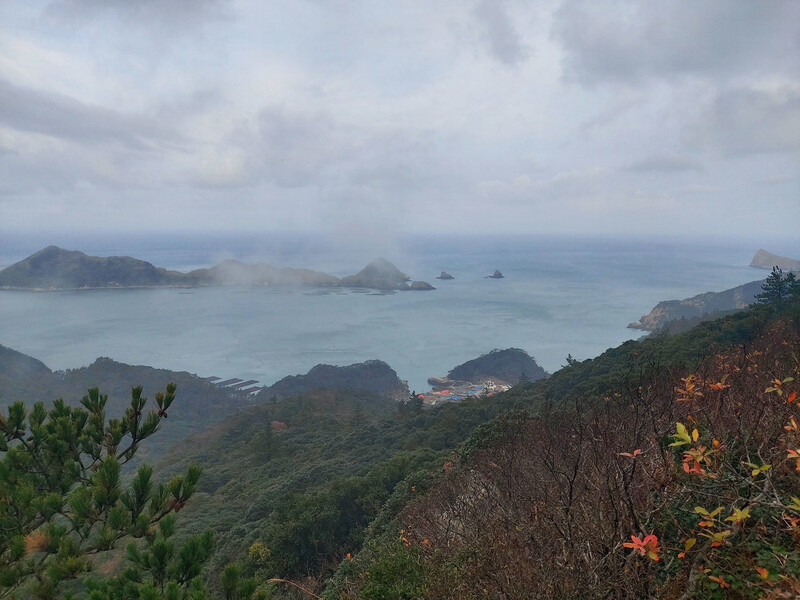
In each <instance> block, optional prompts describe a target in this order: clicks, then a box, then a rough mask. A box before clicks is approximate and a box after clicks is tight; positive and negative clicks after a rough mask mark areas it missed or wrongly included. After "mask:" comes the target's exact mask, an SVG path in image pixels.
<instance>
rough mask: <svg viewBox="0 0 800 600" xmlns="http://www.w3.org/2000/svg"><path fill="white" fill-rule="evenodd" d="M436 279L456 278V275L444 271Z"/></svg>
mask: <svg viewBox="0 0 800 600" xmlns="http://www.w3.org/2000/svg"><path fill="white" fill-rule="evenodd" d="M436 279H443V280H444V279H455V277H453V276H452V275H450V273H448V272H447V271H442V274H441V275H439V276H438V277H437V278H436Z"/></svg>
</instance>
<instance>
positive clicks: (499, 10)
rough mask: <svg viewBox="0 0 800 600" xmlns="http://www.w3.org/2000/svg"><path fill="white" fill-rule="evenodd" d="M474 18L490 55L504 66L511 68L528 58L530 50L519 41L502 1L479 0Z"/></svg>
mask: <svg viewBox="0 0 800 600" xmlns="http://www.w3.org/2000/svg"><path fill="white" fill-rule="evenodd" d="M475 17H476V18H477V20H478V24H479V26H480V28H481V30H482V32H483V38H484V40H485V41H486V42H487V44H488V46H489V51H490V52H491V55H492V56H493V57H494V58H495V59H497V60H498V61H500V62H501V63H503V64H504V65H507V66H510V67H513V66H515V65H517V64H519V63H521V62H523V61H524V60H526V59H527V58H528V56H529V53H530V50H529V49H528V47H527V46H526V45H525V44H524V43H523V42H522V40H521V39H520V35H519V34H518V33H517V31H516V29H515V28H514V24H513V22H512V21H511V18H510V17H509V16H508V13H507V12H506V6H505V2H503V1H502V0H479V2H478V4H477V6H476V7H475Z"/></svg>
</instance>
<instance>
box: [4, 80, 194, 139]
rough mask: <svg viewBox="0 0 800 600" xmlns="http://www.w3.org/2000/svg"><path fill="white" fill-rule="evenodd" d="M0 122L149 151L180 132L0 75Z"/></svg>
mask: <svg viewBox="0 0 800 600" xmlns="http://www.w3.org/2000/svg"><path fill="white" fill-rule="evenodd" d="M0 124H2V125H5V126H6V127H8V128H10V129H13V130H16V131H22V132H30V133H36V134H41V135H45V136H48V137H54V138H61V139H63V140H69V141H73V142H78V143H82V144H115V145H118V146H123V147H125V148H127V149H129V150H137V151H148V150H153V149H155V148H156V147H157V146H158V145H160V144H163V143H165V142H167V141H170V142H176V141H178V139H179V136H177V134H176V133H175V132H174V131H171V129H170V128H169V127H165V126H163V125H161V124H158V123H156V122H154V121H152V120H151V119H149V118H146V117H142V116H139V115H135V114H126V113H121V112H118V111H115V110H111V109H108V108H103V107H100V106H92V105H89V104H85V103H83V102H80V101H78V100H75V99H74V98H70V97H69V96H65V95H63V94H58V93H54V92H47V91H42V90H37V89H33V88H29V87H23V86H18V85H15V84H13V83H10V82H8V81H5V80H2V79H0Z"/></svg>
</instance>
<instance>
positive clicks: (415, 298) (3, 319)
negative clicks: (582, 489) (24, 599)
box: [0, 233, 800, 391]
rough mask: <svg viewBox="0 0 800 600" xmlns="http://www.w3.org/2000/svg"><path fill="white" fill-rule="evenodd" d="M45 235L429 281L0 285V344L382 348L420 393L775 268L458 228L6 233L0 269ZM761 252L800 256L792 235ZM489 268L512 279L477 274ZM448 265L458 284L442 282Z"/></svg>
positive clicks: (559, 349)
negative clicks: (363, 285) (496, 355)
mask: <svg viewBox="0 0 800 600" xmlns="http://www.w3.org/2000/svg"><path fill="white" fill-rule="evenodd" d="M49 243H55V244H57V245H59V246H62V247H66V248H68V249H79V250H81V251H84V252H86V253H88V254H97V255H104V256H108V255H129V256H135V257H137V258H142V259H145V260H148V261H150V262H152V263H153V264H155V265H157V266H164V267H167V268H171V269H178V270H183V271H186V270H190V269H193V268H198V267H207V266H211V265H212V264H214V263H216V262H219V261H220V260H222V259H225V258H236V259H239V260H243V261H246V262H256V261H263V262H269V263H270V264H273V265H274V266H277V267H305V268H311V269H315V270H321V271H326V272H329V273H332V274H334V275H337V276H343V275H348V274H352V273H355V272H357V271H358V270H359V269H360V268H361V267H363V266H364V264H366V263H367V262H368V261H369V260H371V259H372V258H374V257H375V256H378V255H381V256H383V257H384V258H386V259H387V260H390V261H391V262H393V263H394V264H396V265H397V266H398V268H400V269H401V270H402V271H404V272H406V273H408V274H409V275H411V276H412V278H413V279H420V280H425V281H428V282H430V283H432V284H433V285H434V286H436V287H437V289H436V290H435V291H429V292H401V293H395V294H376V293H370V292H366V293H365V292H364V291H354V290H331V291H316V290H275V289H270V288H262V287H245V288H227V287H226V288H198V289H127V290H82V291H65V292H48V293H35V292H10V291H2V292H0V344H3V345H6V346H9V347H11V348H14V349H16V350H19V351H21V352H24V353H26V354H29V355H31V356H34V357H36V358H39V359H41V360H42V361H44V362H45V364H47V365H48V366H49V367H50V368H53V369H68V368H75V367H80V366H82V365H86V364H89V363H91V362H92V361H94V359H95V358H97V357H99V356H107V357H110V358H113V359H115V360H118V361H121V362H126V363H131V364H145V365H151V366H156V367H161V368H168V369H174V370H185V371H189V372H192V373H197V374H199V375H201V376H211V375H216V376H219V377H223V378H231V377H238V378H241V379H255V380H257V381H259V382H261V383H263V384H271V383H273V382H274V381H276V380H278V379H280V378H281V377H283V376H285V375H292V374H297V373H304V372H306V371H307V370H308V369H310V368H311V367H313V366H314V365H316V364H318V363H327V364H334V365H346V364H351V363H354V362H360V361H363V360H368V359H372V358H378V359H381V360H384V361H386V362H387V363H389V364H390V365H391V366H392V367H393V368H394V369H395V370H396V371H397V372H398V375H399V376H400V377H401V378H402V379H407V380H408V382H409V386H410V387H411V388H412V389H416V390H418V391H420V390H423V389H427V388H428V386H427V384H426V379H427V378H428V377H429V376H431V375H444V374H445V373H446V372H447V371H448V370H449V369H451V368H452V367H453V366H455V365H457V364H459V363H461V362H464V361H465V360H469V359H471V358H474V357H476V356H477V355H479V354H482V353H485V352H488V351H490V350H492V349H494V348H507V347H518V348H522V349H524V350H526V351H528V352H529V353H530V354H531V355H532V356H534V357H535V358H536V360H537V362H538V363H539V364H541V365H542V366H543V367H544V368H545V369H546V370H548V371H550V372H552V371H554V370H557V369H558V368H559V367H560V366H561V365H563V364H565V362H566V360H565V359H566V356H567V355H568V354H572V355H573V356H574V357H576V358H578V359H584V358H590V357H594V356H596V355H597V354H599V353H601V352H602V351H603V350H605V349H607V348H609V347H613V346H616V345H618V344H619V343H621V342H623V341H625V340H627V339H631V338H635V337H639V336H640V335H641V332H638V331H635V330H631V329H627V328H626V325H627V324H628V323H629V322H631V321H635V320H637V319H638V318H639V317H640V316H641V315H642V314H644V313H646V312H648V311H649V310H650V309H651V308H652V307H653V306H654V305H655V304H656V303H657V302H659V301H660V300H665V299H672V298H684V297H687V296H691V295H694V294H697V293H701V292H704V291H708V290H714V291H719V290H723V289H726V288H730V287H733V286H735V285H739V284H742V283H745V282H748V281H754V280H756V279H762V278H764V277H766V275H767V274H768V273H767V272H766V271H763V270H757V269H752V268H749V267H747V265H748V264H749V261H750V259H751V258H752V255H753V254H754V253H755V250H757V249H758V246H755V245H754V243H755V242H754V241H748V240H740V239H719V238H715V239H710V240H692V241H691V242H687V241H685V240H676V239H653V238H646V239H645V238H637V237H631V238H628V239H618V238H601V237H598V238H571V237H541V236H536V237H533V236H499V235H491V236H490V235H486V236H480V235H466V234H465V235H456V234H451V233H447V234H442V235H424V236H409V237H405V238H395V239H392V240H391V242H389V241H387V240H381V239H380V236H372V237H369V241H367V240H365V239H362V238H360V237H359V236H353V237H352V238H347V237H339V238H334V237H331V236H329V235H324V234H307V235H296V234H263V235H255V234H248V235H221V234H216V235H203V236H201V235H196V234H194V235H172V236H166V235H143V234H127V235H115V236H110V235H105V236H102V235H101V236H96V237H92V238H91V239H78V238H70V237H69V236H63V237H61V238H57V239H53V238H52V236H50V238H49V239H48V240H46V241H45V240H44V239H37V238H31V237H29V236H25V237H22V236H17V237H14V236H6V237H5V238H4V240H3V242H2V245H0V267H3V266H7V265H8V264H12V263H13V262H15V261H16V260H20V259H21V258H24V257H25V256H27V255H28V254H30V253H32V252H34V251H36V250H38V249H40V248H41V247H43V246H44V245H47V244H49ZM770 248H771V249H773V251H776V252H780V253H785V254H787V255H790V256H797V255H800V251H799V250H800V248H798V247H797V244H796V243H795V242H794V241H791V240H790V241H788V242H784V243H782V244H773V245H772V246H771V247H770ZM495 269H499V270H501V271H502V272H503V274H504V275H505V278H504V279H487V278H486V277H485V276H486V275H489V274H491V273H492V272H493V271H494V270H495ZM443 270H444V271H447V272H449V273H450V274H452V275H453V276H454V277H455V279H454V280H452V281H439V280H436V279H435V277H436V276H437V275H438V274H439V273H440V272H441V271H443ZM131 383H132V384H135V383H136V382H131Z"/></svg>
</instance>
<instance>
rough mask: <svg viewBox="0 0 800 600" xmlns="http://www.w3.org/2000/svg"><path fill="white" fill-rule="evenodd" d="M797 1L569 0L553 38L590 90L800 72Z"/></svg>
mask: <svg viewBox="0 0 800 600" xmlns="http://www.w3.org/2000/svg"><path fill="white" fill-rule="evenodd" d="M798 23H800V3H798V2H794V1H792V0H775V1H773V2H684V1H683V0H661V1H659V2H619V1H617V0H566V1H565V2H564V3H563V5H562V6H561V8H560V9H559V10H558V11H557V12H556V13H555V19H554V29H553V30H554V34H555V35H556V37H557V38H558V39H560V40H561V42H562V43H563V45H564V50H565V59H564V69H565V72H566V74H567V75H568V76H569V77H572V78H575V79H577V80H578V81H581V82H583V83H588V84H600V83H607V82H620V81H625V82H631V83H635V82H638V81H641V80H644V79H649V78H669V77H674V76H676V75H692V74H693V75H704V76H709V75H710V76H713V77H720V76H723V77H724V76H730V75H731V74H733V73H741V72H757V73H761V74H763V73H767V72H780V73H784V72H788V73H793V74H794V75H797V74H798V72H800V36H798V34H797V32H798V25H797V24H798Z"/></svg>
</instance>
